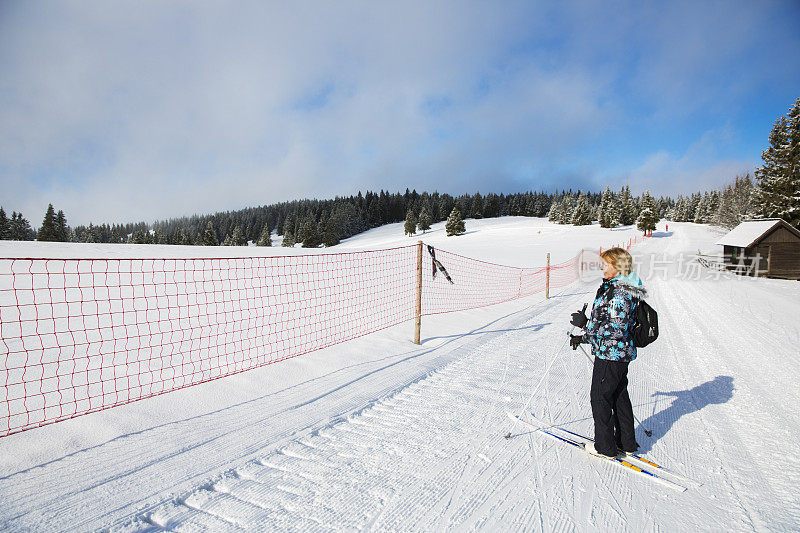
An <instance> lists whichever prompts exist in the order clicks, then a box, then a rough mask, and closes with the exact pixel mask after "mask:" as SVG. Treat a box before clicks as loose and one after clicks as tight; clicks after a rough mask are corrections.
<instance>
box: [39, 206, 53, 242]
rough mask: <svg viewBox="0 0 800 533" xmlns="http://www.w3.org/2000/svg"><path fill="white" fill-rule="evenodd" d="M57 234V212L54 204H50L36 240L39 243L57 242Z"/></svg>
mask: <svg viewBox="0 0 800 533" xmlns="http://www.w3.org/2000/svg"><path fill="white" fill-rule="evenodd" d="M56 233H57V232H56V212H55V210H54V209H53V204H49V205H48V206H47V211H46V212H45V214H44V220H43V221H42V227H41V228H39V233H38V234H37V235H36V239H37V240H39V241H50V242H52V241H57V240H58V235H57V234H56Z"/></svg>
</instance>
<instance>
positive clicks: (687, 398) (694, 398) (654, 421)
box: [636, 376, 733, 453]
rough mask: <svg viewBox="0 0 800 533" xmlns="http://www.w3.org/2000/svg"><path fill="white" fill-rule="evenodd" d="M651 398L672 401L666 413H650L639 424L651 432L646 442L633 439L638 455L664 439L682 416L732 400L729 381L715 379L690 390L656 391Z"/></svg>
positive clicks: (721, 377)
mask: <svg viewBox="0 0 800 533" xmlns="http://www.w3.org/2000/svg"><path fill="white" fill-rule="evenodd" d="M653 396H672V397H673V400H672V403H671V404H670V405H669V406H668V407H667V408H666V409H662V410H661V411H659V412H657V413H653V414H652V415H650V417H648V418H646V419H645V420H642V422H641V424H639V427H640V428H642V427H645V428H647V429H649V430H651V431H652V432H653V436H652V437H649V438H648V437H645V438H641V436H642V435H641V434H640V437H637V439H636V440H637V441H638V442H639V446H640V447H639V452H640V453H647V452H649V451H651V450H652V448H653V444H655V443H656V442H657V441H658V440H659V439H661V438H662V437H663V436H664V435H666V434H667V433H668V432H669V430H670V429H672V426H673V425H674V424H675V422H677V421H678V420H679V419H680V418H681V417H682V416H684V415H688V414H691V413H695V412H697V411H700V410H702V409H703V408H705V407H706V406H708V405H711V404H721V403H726V402H728V400H730V399H731V398H733V378H732V377H730V376H717V377H715V378H714V379H712V380H710V381H706V382H705V383H701V384H700V385H697V386H696V387H693V388H691V389H687V390H679V391H670V392H660V391H657V392H654V393H653Z"/></svg>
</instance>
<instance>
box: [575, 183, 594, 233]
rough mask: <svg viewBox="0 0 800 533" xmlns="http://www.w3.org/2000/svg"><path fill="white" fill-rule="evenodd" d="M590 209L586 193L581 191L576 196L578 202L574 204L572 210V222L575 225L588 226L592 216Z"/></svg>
mask: <svg viewBox="0 0 800 533" xmlns="http://www.w3.org/2000/svg"><path fill="white" fill-rule="evenodd" d="M592 215H593V213H592V209H591V207H590V206H589V200H588V199H587V198H586V195H585V194H583V191H581V193H580V196H578V202H577V204H576V205H575V210H574V211H573V212H572V224H573V225H575V226H588V225H590V224H591V223H592V218H593V216H592Z"/></svg>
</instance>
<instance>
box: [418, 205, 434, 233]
mask: <svg viewBox="0 0 800 533" xmlns="http://www.w3.org/2000/svg"><path fill="white" fill-rule="evenodd" d="M417 227H418V228H419V229H420V230H422V232H423V233H425V232H426V231H428V230H429V229H431V217H430V215H429V214H428V209H427V208H426V207H425V206H424V205H423V206H422V211H420V212H419V220H417Z"/></svg>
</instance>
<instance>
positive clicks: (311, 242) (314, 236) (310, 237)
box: [301, 215, 322, 248]
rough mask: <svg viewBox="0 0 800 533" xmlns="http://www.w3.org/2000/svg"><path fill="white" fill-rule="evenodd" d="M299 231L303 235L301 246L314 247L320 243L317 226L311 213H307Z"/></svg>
mask: <svg viewBox="0 0 800 533" xmlns="http://www.w3.org/2000/svg"><path fill="white" fill-rule="evenodd" d="M301 233H302V235H303V248H316V247H318V246H319V245H320V244H322V237H321V236H320V234H319V226H318V225H317V221H316V220H314V216H313V215H309V216H308V217H307V218H306V220H305V222H303V227H302V229H301Z"/></svg>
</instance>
